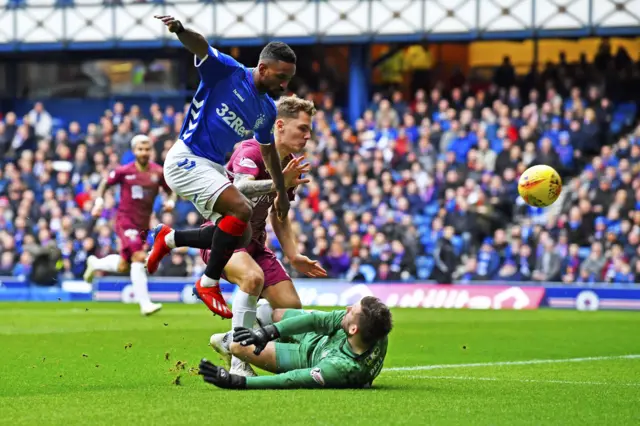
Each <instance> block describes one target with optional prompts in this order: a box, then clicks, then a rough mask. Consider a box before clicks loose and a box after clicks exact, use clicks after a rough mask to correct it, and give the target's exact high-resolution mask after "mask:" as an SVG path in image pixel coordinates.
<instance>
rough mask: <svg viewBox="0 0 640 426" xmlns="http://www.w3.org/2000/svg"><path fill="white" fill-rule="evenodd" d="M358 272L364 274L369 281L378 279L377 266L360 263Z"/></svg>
mask: <svg viewBox="0 0 640 426" xmlns="http://www.w3.org/2000/svg"><path fill="white" fill-rule="evenodd" d="M358 272H360V273H361V274H362V275H363V276H364V280H365V281H366V282H368V283H370V282H373V280H375V279H376V268H374V267H373V266H371V265H360V269H358Z"/></svg>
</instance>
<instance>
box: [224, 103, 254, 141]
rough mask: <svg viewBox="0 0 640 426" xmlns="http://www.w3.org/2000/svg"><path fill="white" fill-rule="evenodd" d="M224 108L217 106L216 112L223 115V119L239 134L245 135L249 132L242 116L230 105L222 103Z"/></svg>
mask: <svg viewBox="0 0 640 426" xmlns="http://www.w3.org/2000/svg"><path fill="white" fill-rule="evenodd" d="M220 106H221V107H222V108H216V113H217V114H218V115H219V116H220V117H222V121H224V122H225V123H227V124H228V125H229V127H231V129H232V130H233V131H234V132H236V133H237V134H238V136H245V135H246V134H247V133H248V132H247V129H245V127H244V121H242V118H240V117H238V115H237V114H236V113H235V112H233V111H231V110H230V109H229V106H228V105H227V104H225V103H222V104H221V105H220Z"/></svg>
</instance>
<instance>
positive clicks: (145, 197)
mask: <svg viewBox="0 0 640 426" xmlns="http://www.w3.org/2000/svg"><path fill="white" fill-rule="evenodd" d="M131 149H132V150H133V153H134V155H135V157H136V160H135V161H134V162H132V163H129V164H125V165H124V166H120V167H118V168H117V169H115V170H113V171H111V173H109V177H108V178H107V179H103V180H102V182H101V183H100V186H99V187H98V189H97V191H96V200H95V205H94V207H93V211H92V212H91V213H92V215H93V216H94V217H99V216H100V215H101V214H102V209H103V207H104V198H103V197H104V193H105V192H106V190H107V188H109V187H111V186H114V185H120V204H119V205H118V212H117V214H116V233H117V234H118V238H119V239H120V246H121V250H120V254H119V255H117V254H112V255H109V256H106V257H103V258H102V259H98V258H97V257H95V256H89V258H88V259H87V269H86V271H85V273H84V280H85V281H87V282H89V283H90V282H92V281H93V276H94V273H95V271H104V272H119V273H126V272H127V271H129V272H130V273H131V284H132V286H133V293H134V295H135V298H136V300H137V301H138V303H139V304H140V312H141V313H142V314H143V315H151V314H154V313H156V312H158V311H159V310H160V309H161V308H162V305H161V304H159V303H152V302H151V299H150V298H149V290H148V288H147V272H146V270H145V267H144V261H145V258H146V256H147V252H146V251H145V240H146V237H147V233H148V230H149V219H150V218H151V213H152V212H153V203H154V201H155V199H156V196H157V195H158V191H159V190H160V187H162V188H163V190H164V191H165V192H166V193H167V194H171V189H170V188H169V186H168V185H167V184H166V183H165V181H164V176H163V173H162V166H160V165H159V164H156V163H153V162H151V161H150V160H149V159H150V157H151V150H152V149H153V146H152V145H151V141H150V140H149V138H148V137H147V136H145V135H137V136H135V137H134V138H133V139H132V140H131ZM174 205H175V196H174V195H173V194H171V196H170V197H169V199H168V200H167V203H166V204H165V209H166V210H172V209H173V207H174Z"/></svg>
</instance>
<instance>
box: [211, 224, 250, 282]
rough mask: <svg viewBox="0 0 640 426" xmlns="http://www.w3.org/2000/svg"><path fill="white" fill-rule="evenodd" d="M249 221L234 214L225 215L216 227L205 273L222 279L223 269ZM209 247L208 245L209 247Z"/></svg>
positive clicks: (215, 278)
mask: <svg viewBox="0 0 640 426" xmlns="http://www.w3.org/2000/svg"><path fill="white" fill-rule="evenodd" d="M247 226H248V224H247V222H244V221H243V220H240V219H238V218H236V217H233V216H225V217H223V218H222V220H221V221H220V223H218V226H217V227H216V229H215V232H214V234H213V239H212V240H210V243H209V244H210V245H211V254H210V255H209V261H208V262H207V267H206V269H205V270H204V274H205V275H206V276H207V277H209V278H211V279H213V280H220V276H221V275H222V270H223V269H224V267H225V266H226V265H227V262H229V259H231V256H232V255H233V252H234V251H235V250H236V249H237V248H238V246H239V245H240V242H241V241H242V234H243V233H244V231H245V230H246V229H247ZM207 248H208V247H207Z"/></svg>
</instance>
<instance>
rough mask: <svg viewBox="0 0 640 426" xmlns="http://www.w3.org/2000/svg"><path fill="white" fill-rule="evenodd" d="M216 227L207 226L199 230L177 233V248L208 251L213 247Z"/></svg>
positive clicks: (175, 237) (175, 239)
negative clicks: (212, 242)
mask: <svg viewBox="0 0 640 426" xmlns="http://www.w3.org/2000/svg"><path fill="white" fill-rule="evenodd" d="M215 231H216V227H215V226H213V225H209V226H205V227H203V228H198V229H185V230H182V231H178V230H176V231H175V234H174V237H173V239H174V241H175V243H176V247H191V248H197V249H202V250H206V249H208V248H210V247H211V240H213V236H214V233H215Z"/></svg>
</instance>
